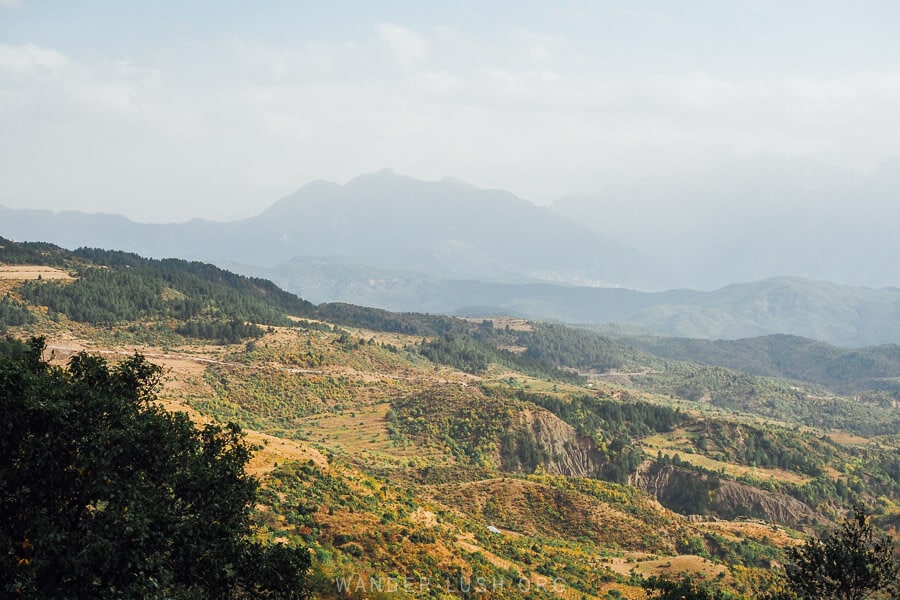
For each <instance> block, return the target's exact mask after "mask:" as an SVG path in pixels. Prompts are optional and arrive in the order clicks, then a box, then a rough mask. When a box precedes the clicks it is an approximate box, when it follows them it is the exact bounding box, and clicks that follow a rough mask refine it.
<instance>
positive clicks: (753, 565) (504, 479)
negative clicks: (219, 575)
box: [0, 248, 900, 598]
mask: <svg viewBox="0 0 900 600" xmlns="http://www.w3.org/2000/svg"><path fill="white" fill-rule="evenodd" d="M31 250H33V249H29V248H25V249H23V250H21V254H22V256H24V257H26V258H28V257H30V258H31V259H34V260H35V261H36V260H37V258H35V256H40V257H43V259H42V260H44V262H43V263H41V262H36V263H35V264H37V265H44V266H48V267H50V266H52V267H53V268H57V269H68V268H75V267H77V266H81V267H82V268H86V267H85V263H87V262H90V261H91V260H98V261H99V260H101V259H102V260H103V261H105V264H107V265H108V266H106V267H105V268H106V269H108V270H111V271H116V269H118V268H120V267H119V266H117V265H118V264H119V263H122V264H125V265H131V266H130V267H129V268H130V269H135V270H141V269H144V270H146V278H147V279H148V281H144V282H142V284H141V285H140V286H137V287H134V290H136V291H135V293H134V294H131V293H124V292H123V293H121V294H118V295H116V294H112V295H110V298H111V299H117V298H118V300H117V302H113V303H109V304H108V305H107V306H106V307H105V308H104V309H103V310H104V311H106V312H104V314H103V316H102V318H100V317H97V318H96V319H95V321H96V322H94V321H92V320H91V319H93V318H94V317H90V315H88V314H87V313H84V314H82V312H79V311H78V310H76V309H74V308H73V309H72V310H69V309H67V308H66V305H65V302H64V301H65V300H66V299H67V298H68V299H69V300H72V299H74V298H75V296H70V295H67V294H72V293H75V292H63V291H62V288H60V289H55V288H47V290H49V291H46V292H45V291H43V287H42V286H58V285H67V286H70V287H72V288H73V289H77V288H74V286H75V285H76V283H68V284H57V283H53V282H52V281H47V282H43V281H39V280H36V279H32V280H31V282H30V283H26V284H18V283H17V284H15V285H12V284H9V283H8V280H4V281H7V285H8V287H7V288H4V289H5V290H7V292H8V294H9V295H8V296H7V297H6V298H7V299H5V300H2V303H0V319H5V321H3V322H0V325H2V326H4V327H5V328H6V329H7V330H8V331H9V332H10V333H11V334H13V335H15V336H17V337H26V336H27V335H28V334H29V333H44V334H46V335H47V336H48V337H49V345H50V347H51V348H54V347H55V348H57V354H56V356H55V359H54V360H57V361H60V360H65V359H66V358H67V356H68V355H70V354H71V352H73V351H76V350H77V349H81V348H89V349H90V350H92V351H95V352H103V353H105V355H106V356H108V357H110V360H116V357H117V356H127V355H131V354H133V353H134V351H135V350H138V351H140V352H141V353H142V354H144V355H145V356H146V357H148V359H149V360H151V361H153V362H157V363H159V364H162V365H163V366H164V367H165V369H166V370H167V371H166V372H167V375H166V384H165V387H164V389H163V391H162V394H161V396H160V400H161V401H162V402H163V403H164V404H165V405H166V406H167V408H170V409H173V408H174V409H177V410H184V411H187V412H188V413H189V414H190V416H191V418H192V419H193V420H195V421H197V422H208V421H221V422H227V421H233V422H236V423H237V424H239V425H240V426H241V427H243V428H244V429H245V430H248V431H249V439H251V440H253V441H254V443H259V444H264V447H262V448H261V449H260V450H259V452H258V453H257V458H256V459H255V461H254V463H253V464H252V468H253V472H254V473H256V474H257V475H258V476H259V477H260V478H261V484H262V491H263V496H262V501H261V502H260V504H259V505H258V506H257V507H256V509H255V513H254V517H253V519H254V522H255V523H256V524H257V526H258V527H257V530H256V536H257V537H259V538H261V539H265V540H267V541H270V542H276V541H282V542H287V543H291V544H298V545H302V546H305V547H308V548H309V549H310V551H311V553H312V556H313V562H312V573H313V583H314V586H315V590H316V594H317V596H318V597H358V598H363V597H366V598H378V597H388V596H390V597H394V598H396V597H434V598H442V597H446V598H451V597H460V596H461V595H465V594H467V593H468V594H470V595H478V594H479V593H482V594H487V593H489V592H490V593H491V594H492V595H493V596H492V597H500V598H502V597H548V598H550V597H553V598H559V597H565V598H581V597H587V598H609V597H629V598H646V592H645V591H644V590H643V588H642V587H641V582H642V581H643V580H644V578H645V577H649V576H665V577H672V578H677V577H679V576H680V574H681V573H685V572H689V573H693V574H694V575H695V576H697V577H700V578H702V579H703V581H705V582H706V583H707V584H709V585H710V586H713V587H715V588H720V589H722V590H725V591H726V592H727V593H730V594H732V595H733V597H758V596H759V595H761V594H763V593H764V591H765V590H766V588H767V585H768V584H769V582H770V581H771V577H772V574H773V573H777V572H778V571H779V565H780V564H782V563H783V562H784V561H785V560H786V554H785V549H786V548H788V547H791V546H793V545H796V544H798V543H799V540H801V539H802V538H803V536H804V535H807V534H810V533H814V532H815V531H816V530H817V528H821V527H822V526H823V525H825V524H827V522H828V520H831V521H837V520H839V519H840V518H841V516H842V515H843V512H844V511H845V510H847V509H848V508H849V507H850V506H852V504H853V503H854V502H858V501H861V502H864V503H865V504H866V505H867V506H868V507H869V508H870V510H872V511H873V512H874V513H875V523H876V524H878V525H880V526H882V527H883V528H884V529H885V530H888V531H890V530H891V527H894V528H896V527H897V526H898V525H900V508H898V504H900V454H898V451H900V436H898V435H893V436H890V435H880V436H875V435H874V434H876V433H878V434H880V433H884V430H885V429H890V427H891V426H892V425H891V423H893V422H894V421H892V420H891V419H893V418H895V417H896V408H894V407H892V406H888V405H882V404H878V403H877V402H876V403H873V402H869V403H868V404H865V405H864V406H863V408H862V409H859V410H857V409H856V408H855V404H854V402H855V400H854V398H850V397H842V396H840V395H839V394H837V393H835V392H833V391H830V390H823V389H822V388H821V384H816V385H814V386H808V387H805V386H804V384H802V383H801V382H796V381H794V382H788V381H784V380H771V379H762V378H760V377H758V376H756V375H752V376H751V375H745V374H739V373H735V372H733V371H729V370H727V369H724V368H719V367H716V368H713V367H709V366H702V365H699V366H698V365H693V364H689V363H683V362H678V361H673V360H668V359H666V360H664V359H660V358H658V357H653V356H650V355H647V354H646V353H644V352H642V351H638V350H633V349H623V347H620V346H618V345H617V342H614V341H611V340H609V339H606V338H602V337H600V336H596V335H595V334H592V333H588V332H581V331H579V332H575V333H573V332H572V331H571V330H568V329H567V328H565V327H563V326H561V325H553V326H547V325H542V324H535V323H527V324H526V323H518V322H517V323H515V327H510V326H508V325H509V324H510V323H508V322H499V321H498V322H496V323H494V322H491V321H463V320H454V319H450V318H447V317H429V316H428V315H395V314H392V313H386V312H384V311H376V310H373V309H364V308H360V307H351V306H348V305H332V306H326V305H323V306H320V307H312V306H311V305H310V306H307V305H305V304H303V303H302V301H299V299H293V300H292V299H291V298H287V297H283V296H281V295H280V294H279V293H276V292H274V291H271V290H270V288H269V287H268V285H267V282H260V281H257V280H244V279H235V280H231V279H229V278H227V277H224V276H222V277H221V278H219V277H220V275H221V274H220V273H219V272H218V271H212V270H209V269H207V268H206V267H203V266H202V265H195V264H188V265H186V266H185V265H181V264H178V263H177V262H176V263H166V262H142V261H143V259H140V260H138V259H137V258H134V257H132V255H125V256H124V257H123V256H119V255H118V254H115V255H105V254H85V253H83V254H81V255H77V256H74V257H69V258H65V256H64V255H61V254H54V253H53V252H52V251H47V252H49V254H40V252H38V253H37V255H35V253H34V252H31ZM64 258H65V260H71V261H74V262H72V263H71V264H67V263H66V262H65V260H63V259H64ZM23 264H24V263H23ZM96 266H97V265H96V264H95V265H93V267H92V268H96ZM182 267H185V268H186V270H184V271H181V272H180V274H178V275H177V276H176V275H173V274H172V273H169V270H171V269H181V268H182ZM23 272H24V271H23ZM66 272H68V271H66ZM76 272H77V273H78V274H79V276H80V277H81V279H79V280H78V281H81V280H92V281H94V284H93V285H99V284H100V283H102V285H100V287H99V288H85V289H83V290H82V291H79V292H77V293H79V294H81V293H84V294H87V295H90V294H94V293H96V292H97V290H98V289H102V288H103V286H106V285H117V283H116V282H118V284H120V285H122V286H131V285H132V284H134V283H135V280H134V278H133V277H131V276H121V277H119V276H116V277H108V276H106V275H103V276H100V275H97V274H96V273H94V274H92V275H90V276H88V275H87V272H88V271H85V270H78V271H76ZM117 277H118V278H117ZM210 277H212V278H213V280H214V281H212V282H211V281H210V280H209V278H210ZM142 278H143V276H142V277H138V279H139V280H140V279H142ZM216 278H219V279H216ZM98 282H99V283H98ZM80 285H82V286H84V285H86V284H85V283H82V284H80ZM221 286H224V287H221ZM120 291H121V290H120ZM282 293H283V292H282ZM204 294H205V295H204ZM144 296H148V297H152V298H153V301H152V302H150V303H149V304H147V306H145V307H143V308H142V306H141V304H140V302H137V301H136V299H137V300H139V299H140V298H142V297H144ZM85 297H87V296H85ZM198 298H202V299H203V302H200V303H199V304H197V303H196V302H199V300H198ZM51 305H52V306H51ZM179 307H180V308H179ZM195 309H196V310H195ZM241 311H244V312H241ZM253 311H256V312H253ZM216 315H218V316H221V317H222V318H221V319H218V317H216V319H218V321H220V322H221V323H229V322H230V321H231V320H234V319H236V320H239V321H240V322H241V323H243V324H244V325H246V326H247V328H241V327H237V326H236V328H234V329H233V330H232V333H233V334H234V335H231V334H228V335H224V336H220V335H218V334H219V333H220V332H221V331H225V330H224V329H221V330H219V329H215V330H213V329H210V330H209V332H206V330H204V329H203V328H202V327H200V323H199V322H197V328H196V330H193V329H191V326H190V323H192V322H195V321H196V320H197V319H200V318H202V319H206V318H213V317H214V316H216ZM87 317H90V318H87ZM79 319H80V320H79ZM214 320H215V319H214ZM251 326H252V327H256V328H258V330H256V329H253V328H252V327H251ZM245 334H246V335H245ZM195 335H196V336H199V337H193V336H195ZM233 338H239V339H233ZM885 360H886V359H885ZM613 368H614V369H617V370H618V373H617V375H616V381H617V383H615V384H613V383H605V382H604V381H603V380H601V379H599V378H598V373H600V372H602V371H604V370H608V369H613ZM589 376H590V379H589V378H588V377H589ZM589 381H590V383H588V382H589ZM881 392H884V393H888V392H887V391H885V390H881ZM816 394H822V395H823V396H827V398H828V401H827V403H826V404H825V406H826V408H827V409H828V410H827V411H826V414H825V415H824V417H823V416H821V415H817V414H815V410H814V408H818V407H819V406H820V405H818V404H816V405H813V407H814V408H810V406H809V405H807V404H805V402H806V401H807V400H808V399H809V398H810V397H811V396H814V395H816ZM760 407H762V408H760ZM758 408H759V410H758V411H757V412H753V411H755V410H756V409H758ZM739 411H743V412H739ZM892 411H893V412H892ZM760 414H762V415H764V417H760V416H759V415H760ZM795 416H799V417H798V418H797V419H796V420H792V419H793V417H795ZM882 417H884V418H883V419H882ZM823 419H825V420H824V421H823ZM820 421H821V423H820ZM823 423H824V424H827V425H828V426H829V427H833V426H835V425H847V430H843V429H841V430H830V431H825V430H822V429H818V428H816V425H817V424H819V425H820V424H823ZM850 433H852V435H850ZM738 516H739V517H740V518H733V517H738ZM731 518H733V519H731ZM895 530H896V529H894V531H895ZM498 587H499V588H500V589H498Z"/></svg>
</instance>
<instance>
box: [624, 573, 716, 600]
mask: <svg viewBox="0 0 900 600" xmlns="http://www.w3.org/2000/svg"><path fill="white" fill-rule="evenodd" d="M641 585H642V586H643V587H644V589H647V590H654V591H655V592H656V593H655V594H654V595H653V596H651V598H653V599H654V600H725V598H727V596H726V595H725V594H724V593H723V592H721V591H719V590H714V589H712V588H710V587H709V586H705V585H702V584H697V583H694V580H693V579H692V578H691V577H688V576H685V577H683V578H682V579H679V580H672V579H668V578H666V577H656V576H653V577H650V578H648V579H646V580H644V581H643V582H642V584H641Z"/></svg>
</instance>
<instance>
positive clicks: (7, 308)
mask: <svg viewBox="0 0 900 600" xmlns="http://www.w3.org/2000/svg"><path fill="white" fill-rule="evenodd" d="M34 321H35V318H34V315H33V314H31V311H29V310H28V308H27V307H26V306H25V304H24V303H22V302H19V301H18V300H14V299H12V298H11V297H10V296H9V294H7V295H6V296H4V297H3V298H0V330H2V329H5V328H7V327H18V326H21V325H28V324H29V323H34Z"/></svg>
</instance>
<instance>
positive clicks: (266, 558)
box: [0, 339, 309, 599]
mask: <svg viewBox="0 0 900 600" xmlns="http://www.w3.org/2000/svg"><path fill="white" fill-rule="evenodd" d="M0 342H2V343H0V414H2V415H3V418H2V419H0V551H2V556H0V597H11V598H191V599H202V598H222V599H230V598H302V597H304V596H305V595H306V594H305V591H304V590H305V579H304V578H305V574H306V570H307V569H308V567H309V555H308V553H307V552H306V550H305V549H302V548H293V547H288V546H283V545H269V546H266V545H261V544H259V543H255V542H253V541H251V540H250V539H249V538H248V536H249V534H250V526H249V521H248V517H249V511H250V509H251V507H252V506H253V503H254V501H255V498H256V491H257V483H256V481H255V480H254V479H253V478H252V477H250V476H249V475H247V474H246V473H245V471H244V467H245V465H246V464H247V461H248V459H249V457H250V448H249V447H248V445H247V444H246V443H245V442H244V441H243V438H242V436H241V433H240V430H239V429H238V427H237V426H235V425H229V426H227V427H225V428H222V427H219V426H215V425H207V426H205V427H204V428H203V429H200V430H198V429H196V428H195V427H194V425H193V424H192V423H191V421H190V420H189V419H188V418H187V416H186V415H184V414H172V413H169V412H166V411H165V410H163V409H162V408H160V407H158V406H157V405H156V404H154V403H153V402H152V400H153V393H154V389H155V387H156V385H157V384H158V383H159V380H160V373H161V370H160V368H159V367H158V366H156V365H153V364H150V363H148V362H146V361H145V360H144V359H143V357H141V356H139V355H135V356H134V357H132V358H130V359H128V360H126V361H124V362H122V363H121V364H119V365H116V366H114V367H110V366H108V365H107V364H106V362H105V361H103V359H101V358H97V357H93V356H89V355H87V354H84V353H82V354H79V355H77V356H75V357H73V358H72V359H71V361H70V363H69V366H68V368H67V369H62V368H59V367H53V366H50V365H49V364H48V363H46V362H45V361H44V360H43V359H42V353H43V350H44V340H43V339H33V340H31V343H30V346H26V345H25V344H22V343H19V342H15V341H11V340H5V341H4V340H0Z"/></svg>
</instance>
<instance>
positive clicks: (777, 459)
mask: <svg viewBox="0 0 900 600" xmlns="http://www.w3.org/2000/svg"><path fill="white" fill-rule="evenodd" d="M695 445H696V447H697V448H698V449H699V450H700V451H702V452H705V453H707V454H710V455H711V456H713V457H714V458H716V459H718V460H723V461H726V462H732V463H737V464H741V465H748V466H753V467H763V468H768V469H787V470H789V471H794V472H797V473H804V474H806V475H811V476H812V477H817V476H819V475H821V474H822V473H823V472H824V471H823V469H824V467H825V465H827V464H828V463H829V462H830V461H831V460H832V458H834V456H835V453H836V452H837V447H836V445H835V444H834V443H833V442H831V441H830V440H829V439H828V438H822V439H820V438H818V437H816V436H814V435H813V434H811V433H805V434H804V433H799V432H795V431H787V430H783V429H777V428H773V427H766V428H762V427H757V426H754V425H749V424H742V423H731V422H728V421H722V420H704V421H702V422H701V424H700V431H699V433H698V435H697V441H696V443H695ZM712 448H715V449H716V450H715V452H709V451H710V449H712Z"/></svg>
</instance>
